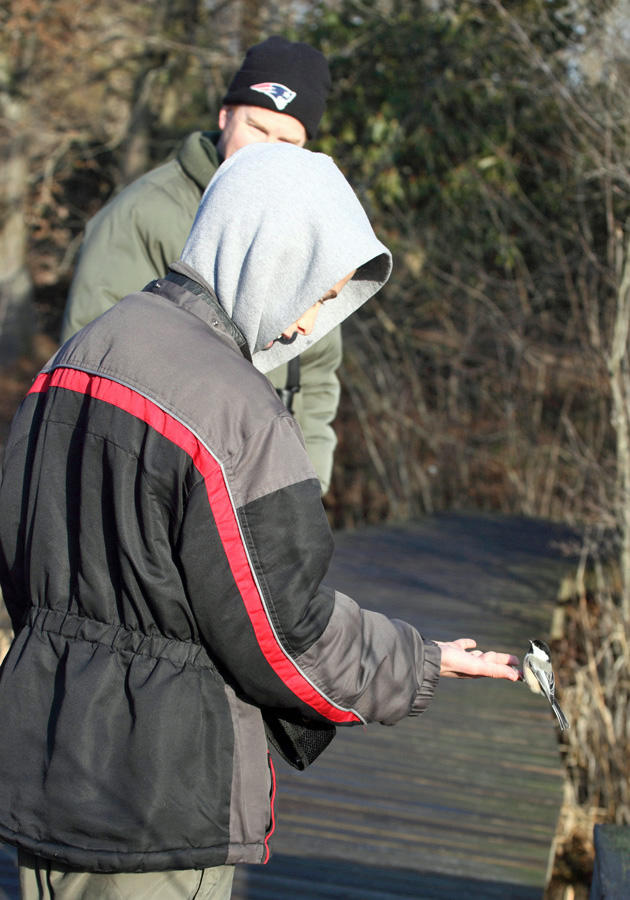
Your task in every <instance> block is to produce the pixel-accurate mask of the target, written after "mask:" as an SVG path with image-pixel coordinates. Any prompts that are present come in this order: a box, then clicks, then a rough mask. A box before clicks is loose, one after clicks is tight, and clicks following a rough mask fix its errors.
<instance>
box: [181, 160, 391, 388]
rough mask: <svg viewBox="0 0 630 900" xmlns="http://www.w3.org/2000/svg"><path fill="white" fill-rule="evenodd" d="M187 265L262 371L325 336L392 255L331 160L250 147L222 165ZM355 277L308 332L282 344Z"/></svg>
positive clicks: (376, 280) (376, 283)
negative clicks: (282, 339)
mask: <svg viewBox="0 0 630 900" xmlns="http://www.w3.org/2000/svg"><path fill="white" fill-rule="evenodd" d="M181 259H182V262H185V263H187V264H188V265H189V266H192V268H193V269H195V270H196V271H197V272H198V273H199V274H200V275H201V276H202V277H203V278H204V280H205V281H206V282H208V284H209V285H210V286H211V287H212V288H213V290H214V292H215V293H216V295H217V297H218V300H219V303H220V304H221V306H222V307H223V309H224V310H225V312H226V313H227V314H228V316H230V318H231V319H232V320H233V321H234V323H235V324H236V325H237V326H238V328H239V329H240V330H241V332H242V333H243V335H244V337H245V340H246V341H247V344H248V346H249V349H250V352H251V354H252V359H253V361H254V365H255V366H256V367H257V368H258V369H259V370H260V371H261V372H268V371H270V370H271V369H273V368H275V367H276V366H278V365H280V364H282V363H284V362H288V361H289V360H290V359H292V358H293V357H294V356H297V355H298V354H299V353H303V352H304V350H306V349H307V348H308V347H309V346H311V344H313V343H315V341H318V340H319V339H320V338H322V337H323V336H324V335H325V334H328V332H329V331H331V330H332V329H333V328H334V327H335V326H336V325H338V324H339V323H340V322H342V321H343V320H344V319H345V318H347V316H349V315H350V314H351V313H353V312H354V311H355V310H356V309H358V308H359V307H360V306H361V305H362V304H363V303H365V302H366V300H368V299H369V298H370V297H371V296H372V295H373V294H375V293H376V292H377V291H378V290H379V289H380V288H381V287H382V286H383V284H384V283H385V282H386V281H387V279H388V278H389V274H390V271H391V254H390V253H389V250H388V249H387V248H386V247H385V246H384V245H383V244H381V242H380V241H379V240H378V239H377V237H376V235H375V234H374V232H373V230H372V226H371V225H370V223H369V221H368V218H367V216H366V215H365V212H364V211H363V208H362V206H361V204H360V203H359V201H358V199H357V197H356V195H355V194H354V192H353V190H352V188H351V187H350V185H349V184H348V182H347V181H346V179H345V178H344V176H343V175H342V174H341V172H340V171H339V169H338V168H337V166H336V165H335V163H334V162H333V161H332V159H330V157H328V156H325V155H324V154H322V153H312V152H311V151H310V150H304V149H301V148H299V147H294V146H292V145H288V144H250V145H248V146H246V147H243V148H242V149H241V150H238V151H237V152H236V153H235V154H233V155H232V156H230V158H229V159H228V160H226V162H224V163H223V165H221V166H220V167H219V169H218V170H217V172H216V174H215V176H214V178H213V179H212V181H211V182H210V184H209V185H208V187H207V188H206V191H205V193H204V195H203V197H202V200H201V204H200V206H199V209H198V211H197V216H196V218H195V221H194V224H193V227H192V230H191V232H190V235H189V237H188V240H187V241H186V245H185V246H184V249H183V251H182V255H181ZM353 270H356V271H355V274H354V276H353V277H352V279H351V280H350V281H349V282H348V283H347V284H346V285H345V287H344V288H343V289H342V291H341V292H340V294H339V296H338V297H336V298H335V299H332V300H329V301H328V302H326V303H325V304H323V305H322V306H321V307H320V308H319V312H318V316H317V320H316V322H315V326H314V328H313V331H312V333H311V334H310V335H301V334H300V335H298V337H297V339H296V340H295V341H294V342H293V343H291V344H282V343H279V342H277V341H276V338H277V337H278V336H279V335H280V334H281V332H282V331H283V330H284V329H286V328H287V327H288V326H289V325H291V324H292V323H293V322H296V321H297V320H298V319H299V318H300V317H301V316H302V315H303V314H304V313H305V312H306V311H307V310H308V309H309V308H310V307H311V306H312V305H313V304H314V303H316V302H317V301H318V300H319V299H320V298H322V297H323V296H324V295H325V294H326V293H327V292H328V291H330V289H331V288H332V287H334V285H336V284H337V283H338V282H339V281H341V280H342V279H343V278H345V277H346V275H348V274H349V273H350V272H352V271H353ZM272 341H274V343H273V344H272V346H271V348H270V349H265V348H266V347H267V345H268V344H269V343H270V342H272Z"/></svg>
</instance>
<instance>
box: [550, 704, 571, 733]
mask: <svg viewBox="0 0 630 900" xmlns="http://www.w3.org/2000/svg"><path fill="white" fill-rule="evenodd" d="M551 708H552V709H553V711H554V712H555V714H556V719H557V720H558V725H559V726H560V730H561V731H566V730H567V728H568V727H569V720H568V719H567V717H566V716H565V714H564V713H563V712H562V710H561V709H560V704H559V703H558V702H557V701H556V700H554V701H553V703H552V704H551Z"/></svg>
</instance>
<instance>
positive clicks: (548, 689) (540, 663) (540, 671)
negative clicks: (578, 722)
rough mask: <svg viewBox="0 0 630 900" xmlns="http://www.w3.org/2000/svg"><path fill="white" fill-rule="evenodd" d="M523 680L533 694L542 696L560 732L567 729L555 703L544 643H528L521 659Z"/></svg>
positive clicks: (554, 686) (549, 662)
mask: <svg viewBox="0 0 630 900" xmlns="http://www.w3.org/2000/svg"><path fill="white" fill-rule="evenodd" d="M523 679H524V680H525V682H526V683H527V685H528V686H529V688H530V690H532V691H533V692H534V693H535V694H544V695H545V697H546V698H547V700H548V701H549V703H550V704H551V708H552V709H553V711H554V713H555V714H556V719H557V720H558V724H559V726H560V728H561V730H562V731H566V729H567V728H568V727H569V723H568V721H567V717H566V716H565V714H564V713H563V712H562V710H561V709H560V706H559V704H558V702H557V701H556V680H555V678H554V675H553V668H552V666H551V652H550V650H549V647H548V646H547V644H545V642H544V641H530V642H529V650H528V651H527V653H526V654H525V657H524V659H523Z"/></svg>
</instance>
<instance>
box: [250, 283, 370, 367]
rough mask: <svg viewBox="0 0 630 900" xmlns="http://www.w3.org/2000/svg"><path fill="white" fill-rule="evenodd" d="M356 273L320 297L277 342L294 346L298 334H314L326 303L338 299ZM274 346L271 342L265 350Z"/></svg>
mask: <svg viewBox="0 0 630 900" xmlns="http://www.w3.org/2000/svg"><path fill="white" fill-rule="evenodd" d="M355 272H356V269H353V270H352V272H349V273H348V275H346V276H345V277H344V278H342V279H341V280H340V281H338V282H337V284H335V285H333V287H331V289H330V290H329V291H326V293H325V294H324V296H323V297H320V299H319V300H318V301H317V302H316V303H313V305H312V306H309V308H308V309H307V310H306V312H305V313H304V314H303V315H301V316H300V318H299V319H298V320H297V322H293V324H292V325H289V327H288V328H285V329H284V330H283V332H282V334H280V335H279V336H278V337H277V338H276V340H277V341H280V343H283V344H292V343H293V341H294V340H295V338H296V337H297V336H298V334H304V335H306V334H312V332H313V328H314V327H315V322H316V321H317V315H318V313H319V311H320V309H321V308H322V306H323V305H324V303H327V302H328V301H329V300H333V299H334V298H335V297H337V296H338V295H339V294H340V293H341V290H342V288H344V287H345V286H346V284H347V283H348V282H349V281H350V279H351V278H352V276H353V275H354V273H355ZM273 344H274V341H271V343H270V344H267V346H266V347H265V349H266V350H268V349H269V348H270V347H272V346H273Z"/></svg>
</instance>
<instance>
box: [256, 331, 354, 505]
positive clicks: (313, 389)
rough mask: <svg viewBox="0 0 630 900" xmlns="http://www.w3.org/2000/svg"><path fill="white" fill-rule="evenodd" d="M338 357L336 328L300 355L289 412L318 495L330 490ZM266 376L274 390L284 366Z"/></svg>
mask: <svg viewBox="0 0 630 900" xmlns="http://www.w3.org/2000/svg"><path fill="white" fill-rule="evenodd" d="M341 358H342V342H341V328H340V327H337V328H335V329H333V330H332V331H331V332H330V333H329V334H327V335H326V337H324V338H322V339H321V340H320V341H318V342H317V343H316V344H314V345H313V346H312V347H310V348H309V349H308V350H307V351H306V352H305V353H303V354H302V355H301V356H300V390H299V392H298V393H297V394H296V395H295V399H294V401H293V413H294V416H295V418H296V420H297V422H298V424H299V426H300V428H301V429H302V433H303V435H304V442H305V444H306V450H307V452H308V455H309V457H310V460H311V462H312V463H313V467H314V468H315V471H316V472H317V477H318V478H319V481H320V484H321V488H322V494H325V493H326V492H327V490H328V488H329V487H330V479H331V475H332V467H333V456H334V452H335V447H336V446H337V436H336V435H335V432H334V430H333V428H332V422H333V421H334V419H335V417H336V415H337V408H338V406H339V379H338V377H337V369H338V368H339V366H340V365H341ZM268 377H269V380H270V381H271V383H272V384H273V386H274V387H276V388H282V387H284V386H285V384H286V380H287V366H286V365H284V366H279V367H278V368H277V369H274V370H273V372H270V373H269V375H268Z"/></svg>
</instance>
